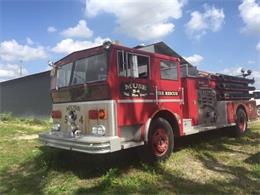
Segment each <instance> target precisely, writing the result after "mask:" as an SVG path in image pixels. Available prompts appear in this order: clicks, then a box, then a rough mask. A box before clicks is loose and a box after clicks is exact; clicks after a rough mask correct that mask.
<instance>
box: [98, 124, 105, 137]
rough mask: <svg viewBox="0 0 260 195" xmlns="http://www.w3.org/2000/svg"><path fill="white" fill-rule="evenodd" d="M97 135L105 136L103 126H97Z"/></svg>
mask: <svg viewBox="0 0 260 195" xmlns="http://www.w3.org/2000/svg"><path fill="white" fill-rule="evenodd" d="M97 130H98V131H97V134H98V135H105V132H106V128H105V126H103V125H99V126H98V127H97Z"/></svg>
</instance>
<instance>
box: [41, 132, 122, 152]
mask: <svg viewBox="0 0 260 195" xmlns="http://www.w3.org/2000/svg"><path fill="white" fill-rule="evenodd" d="M39 139H40V141H41V142H42V143H43V144H44V145H46V146H50V147H54V148H61V149H65V150H73V151H79V152H84V153H91V154H102V153H109V152H115V151H118V150H121V141H120V138H119V137H117V136H112V137H95V136H80V137H70V138H66V137H63V136H60V135H56V134H51V133H50V132H47V133H41V134H39Z"/></svg>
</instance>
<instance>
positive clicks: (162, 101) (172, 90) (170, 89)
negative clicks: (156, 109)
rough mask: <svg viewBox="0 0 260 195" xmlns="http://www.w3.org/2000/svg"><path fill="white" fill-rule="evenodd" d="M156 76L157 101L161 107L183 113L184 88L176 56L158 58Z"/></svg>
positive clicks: (155, 67)
mask: <svg viewBox="0 0 260 195" xmlns="http://www.w3.org/2000/svg"><path fill="white" fill-rule="evenodd" d="M155 63H156V66H153V68H154V69H155V70H154V71H153V72H154V74H155V75H154V77H155V78H157V79H155V86H154V87H155V88H156V89H155V92H156V101H157V104H158V105H159V106H160V107H163V108H166V109H169V110H171V111H172V112H175V113H177V114H179V115H181V106H182V102H183V89H182V88H181V81H180V66H179V62H178V61H177V60H176V59H175V58H168V59H160V58H157V59H156V62H155Z"/></svg>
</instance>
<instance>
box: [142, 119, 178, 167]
mask: <svg viewBox="0 0 260 195" xmlns="http://www.w3.org/2000/svg"><path fill="white" fill-rule="evenodd" d="M173 145H174V136H173V131H172V127H171V125H170V123H169V122H168V121H167V120H165V119H163V118H160V117H159V118H155V119H154V120H153V121H152V122H151V125H150V128H149V133H148V142H147V143H146V144H145V145H144V147H142V148H140V149H139V151H138V152H139V156H140V158H141V159H142V160H144V161H145V162H149V163H154V162H161V161H164V160H166V159H168V158H169V157H170V155H171V153H172V151H173Z"/></svg>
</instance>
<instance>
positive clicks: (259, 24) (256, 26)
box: [238, 0, 260, 36]
mask: <svg viewBox="0 0 260 195" xmlns="http://www.w3.org/2000/svg"><path fill="white" fill-rule="evenodd" d="M238 9H239V11H240V16H241V18H242V20H243V21H244V23H245V26H244V27H243V29H242V32H246V33H249V34H255V35H257V36H260V4H258V3H257V2H256V1H255V0H243V2H242V3H241V4H240V5H239V7H238Z"/></svg>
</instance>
